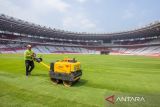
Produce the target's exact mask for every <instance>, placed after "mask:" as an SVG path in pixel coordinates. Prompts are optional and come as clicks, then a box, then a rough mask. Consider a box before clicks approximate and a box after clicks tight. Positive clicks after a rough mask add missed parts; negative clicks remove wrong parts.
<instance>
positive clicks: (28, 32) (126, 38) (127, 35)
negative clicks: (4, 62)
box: [0, 14, 160, 56]
mask: <svg viewBox="0 0 160 107" xmlns="http://www.w3.org/2000/svg"><path fill="white" fill-rule="evenodd" d="M27 44H32V45H33V50H34V51H35V52H36V53H75V54H116V55H117V54H124V55H154V56H160V22H154V23H152V24H150V25H148V26H145V27H142V28H138V29H135V30H131V31H125V32H117V33H103V34H98V33H85V32H83V33H82V32H70V31H64V30H59V29H55V28H54V29H52V28H49V27H45V26H41V25H37V24H34V23H30V22H26V21H23V20H20V19H17V18H13V17H9V16H6V15H4V14H1V15H0V53H22V52H23V51H24V49H25V46H26V45H27Z"/></svg>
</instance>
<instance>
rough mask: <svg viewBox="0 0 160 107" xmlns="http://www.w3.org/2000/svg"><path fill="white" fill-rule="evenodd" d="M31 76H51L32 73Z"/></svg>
mask: <svg viewBox="0 0 160 107" xmlns="http://www.w3.org/2000/svg"><path fill="white" fill-rule="evenodd" d="M31 76H40V77H49V75H48V74H32V75H31Z"/></svg>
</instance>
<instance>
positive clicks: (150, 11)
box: [0, 0, 160, 33]
mask: <svg viewBox="0 0 160 107" xmlns="http://www.w3.org/2000/svg"><path fill="white" fill-rule="evenodd" d="M159 5H160V0H0V13H1V14H5V15H8V16H13V17H16V18H20V19H22V20H26V21H29V22H33V23H36V24H40V25H44V26H47V27H51V28H57V29H62V30H67V31H74V32H91V33H93V32H98V33H100V32H101V33H111V32H120V31H126V30H132V29H135V28H139V27H142V26H144V25H147V24H149V23H151V22H154V21H158V20H160V14H159V13H160V6H159Z"/></svg>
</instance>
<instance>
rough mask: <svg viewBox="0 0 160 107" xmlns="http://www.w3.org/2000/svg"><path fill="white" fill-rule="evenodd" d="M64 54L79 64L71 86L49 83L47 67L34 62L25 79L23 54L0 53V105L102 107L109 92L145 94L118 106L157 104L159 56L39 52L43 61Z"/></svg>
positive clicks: (159, 72)
mask: <svg viewBox="0 0 160 107" xmlns="http://www.w3.org/2000/svg"><path fill="white" fill-rule="evenodd" d="M65 57H71V58H76V59H77V60H78V61H80V62H81V64H82V70H83V75H82V78H81V80H80V81H79V82H78V83H76V84H75V85H73V86H72V87H65V86H63V85H62V84H60V85H53V84H52V82H51V81H50V79H49V76H48V70H47V69H46V68H45V67H43V66H42V65H40V64H38V63H35V69H34V70H33V72H32V76H30V77H29V78H28V79H27V78H26V77H25V66H24V59H23V55H20V54H0V107H105V106H106V103H108V102H107V101H106V100H105V98H106V97H107V95H112V94H114V95H123V94H124V95H137V94H138V95H143V96H145V97H146V98H148V99H147V100H146V102H145V103H144V104H137V103H136V104H130V103H129V104H126V105H121V104H120V105H119V106H118V107H120V106H121V107H125V106H126V107H128V106H133V107H158V106H159V99H160V97H159V96H160V58H151V57H143V56H111V55H108V56H106V55H65V54H61V55H55V54H52V55H43V59H44V62H45V63H47V64H49V63H50V62H52V61H55V60H60V59H63V58H65ZM158 98H159V99H158ZM114 106H116V104H115V105H113V107H114Z"/></svg>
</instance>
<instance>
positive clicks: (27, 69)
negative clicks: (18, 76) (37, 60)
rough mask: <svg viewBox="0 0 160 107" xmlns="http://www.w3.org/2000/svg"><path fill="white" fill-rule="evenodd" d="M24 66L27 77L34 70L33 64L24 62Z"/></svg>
mask: <svg viewBox="0 0 160 107" xmlns="http://www.w3.org/2000/svg"><path fill="white" fill-rule="evenodd" d="M25 65H26V76H28V75H29V74H30V73H31V71H32V70H33V68H34V62H33V61H30V60H25Z"/></svg>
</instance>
